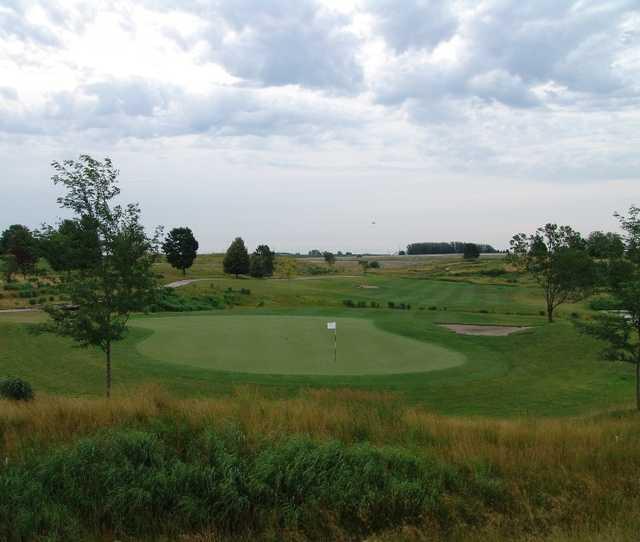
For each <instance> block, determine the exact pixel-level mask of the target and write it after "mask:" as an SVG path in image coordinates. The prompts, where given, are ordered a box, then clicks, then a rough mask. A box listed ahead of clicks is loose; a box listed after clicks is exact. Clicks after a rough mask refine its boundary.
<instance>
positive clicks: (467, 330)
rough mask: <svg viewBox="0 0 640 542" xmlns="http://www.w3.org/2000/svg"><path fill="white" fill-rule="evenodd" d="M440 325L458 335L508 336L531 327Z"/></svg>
mask: <svg viewBox="0 0 640 542" xmlns="http://www.w3.org/2000/svg"><path fill="white" fill-rule="evenodd" d="M440 326H441V327H446V328H447V329H449V330H451V331H453V332H455V333H457V334H458V335H481V336H484V337H506V336H507V335H511V334H512V333H517V332H518V331H524V330H525V329H531V327H529V326H484V325H469V324H440Z"/></svg>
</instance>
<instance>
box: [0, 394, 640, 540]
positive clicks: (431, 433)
mask: <svg viewBox="0 0 640 542" xmlns="http://www.w3.org/2000/svg"><path fill="white" fill-rule="evenodd" d="M159 417H162V418H167V419H174V420H176V421H177V422H178V423H179V424H184V425H185V426H186V427H190V428H192V429H199V428H212V429H214V430H224V429H225V428H228V427H229V426H232V427H234V428H237V429H239V430H240V431H242V432H243V433H244V434H245V435H246V438H247V440H248V442H249V443H251V442H254V443H259V442H264V441H265V440H278V439H283V438H287V437H290V436H291V435H305V436H309V437H311V438H313V439H318V440H327V439H337V440H340V441H343V442H345V443H347V444H350V443H356V442H362V441H368V442H370V443H372V444H375V445H379V446H395V447H403V448H406V449H408V450H409V451H411V452H412V453H415V454H418V455H426V456H429V457H433V458H436V459H438V460H440V461H442V462H444V463H448V464H451V465H454V466H455V467H456V468H458V469H463V470H464V469H475V470H476V471H477V470H480V471H486V473H487V479H491V480H493V479H495V480H497V483H500V484H501V488H502V489H501V492H500V493H499V496H498V497H496V499H498V500H500V502H496V505H495V507H493V506H490V505H489V506H488V505H487V504H486V503H487V499H486V498H484V499H483V501H482V502H483V503H484V504H482V505H481V504H478V503H476V502H475V501H474V497H473V495H465V494H463V495H460V494H457V495H452V496H451V497H450V500H451V502H450V503H449V505H450V506H449V507H448V510H449V514H450V515H449V517H448V518H447V519H446V521H448V522H449V523H450V525H449V527H450V529H449V530H447V535H446V537H447V538H448V539H453V540H456V539H460V540H463V539H464V540H481V539H483V540H487V539H491V540H493V539H495V540H508V539H514V538H517V537H520V538H522V539H531V540H537V539H539V538H538V537H541V536H544V537H545V538H547V537H548V539H549V540H556V541H564V540H567V541H569V540H582V539H584V540H589V539H592V540H600V539H602V540H625V539H627V538H626V537H629V538H628V539H629V540H631V539H632V538H630V537H631V536H632V535H633V534H634V533H636V532H640V531H637V529H640V477H639V476H638V475H639V473H640V417H639V416H637V415H636V414H635V412H633V411H629V412H627V413H604V414H601V415H599V416H594V417H589V418H581V419H522V420H508V421H500V420H488V419H479V418H447V417H442V416H437V415H434V414H431V413H429V412H426V411H425V410H423V409H421V408H415V407H408V406H406V405H404V404H403V402H402V401H401V400H400V399H399V398H398V397H397V396H395V395H393V394H390V393H375V392H363V391H355V390H348V389H345V390H307V391H302V392H301V393H300V395H299V396H298V397H296V398H291V399H277V400H276V399H270V398H266V397H265V396H263V395H262V394H261V393H260V391H259V390H258V389H257V388H251V387H244V388H238V389H237V390H236V391H235V393H234V395H233V396H231V397H228V398H218V399H206V400H205V399H187V400H182V399H174V398H172V397H171V396H170V395H168V394H167V393H165V392H164V391H163V390H161V389H159V388H154V387H146V388H142V389H140V390H139V391H138V392H137V393H135V394H132V395H131V396H127V397H125V396H122V397H116V398H114V399H112V400H110V401H109V400H100V399H79V398H64V397H52V396H49V397H47V396H42V397H39V398H38V399H36V400H35V401H33V402H31V403H28V404H18V403H11V402H6V401H0V453H1V455H2V458H3V459H4V461H5V462H11V461H15V460H17V459H18V458H19V457H20V455H21V454H22V453H23V452H24V450H26V449H42V448H43V447H49V446H53V445H59V444H64V443H68V442H72V441H74V440H76V439H78V438H80V437H82V436H86V435H91V434H93V433H95V432H96V431H99V430H101V429H105V428H111V427H144V426H146V425H148V424H149V423H151V422H152V421H153V420H154V419H157V418H159ZM463 493H464V492H463ZM474 507H477V509H474ZM470 514H471V515H472V516H473V515H474V514H475V516H477V517H469V515H470ZM456 522H459V523H460V525H464V529H463V530H462V531H461V532H457V530H456ZM470 525H472V526H473V525H475V527H474V528H470V527H469V526H470ZM425 529H426V530H425ZM425 529H420V528H418V529H417V530H416V529H414V530H410V531H402V532H394V533H392V535H390V536H392V538H386V536H385V535H381V536H380V537H378V538H376V539H379V540H386V539H402V538H406V539H407V540H410V539H413V540H419V539H423V538H422V537H426V535H427V534H429V536H432V535H433V533H434V532H435V531H432V530H429V529H427V528H426V527H425ZM436 531H437V529H436ZM607 533H609V534H607ZM394 537H395V538H394ZM398 537H399V538H398ZM487 537H489V538H487ZM527 537H529V538H527ZM598 537H600V538H598ZM194 540H195V538H194Z"/></svg>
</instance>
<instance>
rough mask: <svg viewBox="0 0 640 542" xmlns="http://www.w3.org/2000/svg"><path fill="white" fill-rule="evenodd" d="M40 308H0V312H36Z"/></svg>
mask: <svg viewBox="0 0 640 542" xmlns="http://www.w3.org/2000/svg"><path fill="white" fill-rule="evenodd" d="M39 310H40V309H32V308H24V309H0V314H8V313H11V312H36V311H39Z"/></svg>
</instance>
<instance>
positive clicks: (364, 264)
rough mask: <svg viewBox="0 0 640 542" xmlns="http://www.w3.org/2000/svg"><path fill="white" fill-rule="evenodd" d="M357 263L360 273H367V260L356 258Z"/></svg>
mask: <svg viewBox="0 0 640 542" xmlns="http://www.w3.org/2000/svg"><path fill="white" fill-rule="evenodd" d="M358 265H359V266H360V267H362V274H363V275H366V274H367V269H369V262H368V261H367V260H358Z"/></svg>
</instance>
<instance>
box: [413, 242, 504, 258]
mask: <svg viewBox="0 0 640 542" xmlns="http://www.w3.org/2000/svg"><path fill="white" fill-rule="evenodd" d="M466 245H474V246H476V247H477V249H478V251H479V252H482V253H487V254H494V253H496V252H498V251H497V250H496V249H495V248H493V247H492V246H491V245H486V244H482V243H463V242H460V241H452V242H449V243H447V242H422V243H411V244H409V245H407V252H406V253H407V254H409V255H422V254H464V252H465V246H466Z"/></svg>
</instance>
